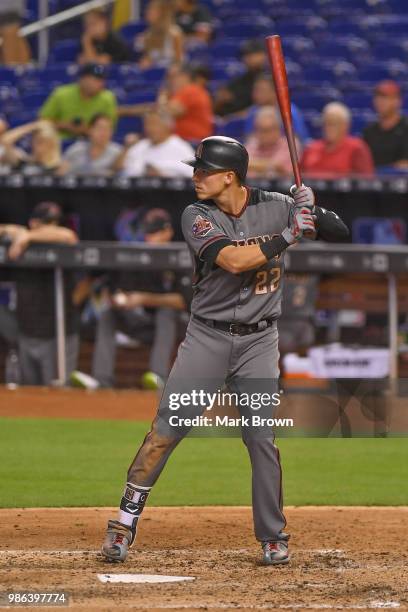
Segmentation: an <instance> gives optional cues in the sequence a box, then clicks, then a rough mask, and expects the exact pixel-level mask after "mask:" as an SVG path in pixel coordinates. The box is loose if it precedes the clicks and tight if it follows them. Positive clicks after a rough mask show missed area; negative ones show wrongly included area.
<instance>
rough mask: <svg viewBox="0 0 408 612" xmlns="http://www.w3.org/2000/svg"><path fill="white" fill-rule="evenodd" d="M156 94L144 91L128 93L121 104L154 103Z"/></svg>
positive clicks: (153, 91) (152, 91) (151, 91)
mask: <svg viewBox="0 0 408 612" xmlns="http://www.w3.org/2000/svg"><path fill="white" fill-rule="evenodd" d="M156 97H157V92H156V91H155V90H150V91H149V90H145V91H138V92H135V91H133V92H130V93H128V94H127V96H126V99H125V100H124V101H123V104H145V103H147V102H155V101H156Z"/></svg>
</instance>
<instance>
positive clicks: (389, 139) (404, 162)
mask: <svg viewBox="0 0 408 612" xmlns="http://www.w3.org/2000/svg"><path fill="white" fill-rule="evenodd" d="M373 104H374V108H375V110H376V111H377V115H378V119H377V121H375V122H374V123H371V124H370V125H368V126H367V127H366V128H365V130H364V132H363V137H364V140H365V141H366V143H367V144H368V146H369V147H370V149H371V153H372V155H373V158H374V164H375V166H376V167H377V168H381V166H392V167H394V168H399V169H401V170H407V169H408V118H407V117H404V116H403V115H402V114H401V107H402V96H401V89H400V87H399V85H398V84H397V83H396V82H395V81H381V83H379V84H378V85H377V87H376V88H375V91H374V101H373Z"/></svg>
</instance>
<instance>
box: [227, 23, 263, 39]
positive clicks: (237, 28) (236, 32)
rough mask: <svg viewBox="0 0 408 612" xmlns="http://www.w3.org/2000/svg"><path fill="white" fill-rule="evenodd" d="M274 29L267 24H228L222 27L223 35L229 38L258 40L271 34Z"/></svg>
mask: <svg viewBox="0 0 408 612" xmlns="http://www.w3.org/2000/svg"><path fill="white" fill-rule="evenodd" d="M273 27H274V26H272V25H271V24H269V23H268V22H266V23H263V24H262V23H226V24H223V26H222V34H223V35H225V36H226V37H229V38H234V37H235V38H239V39H242V38H244V39H245V38H257V37H258V36H264V35H267V34H269V33H270V32H271V31H272V30H273Z"/></svg>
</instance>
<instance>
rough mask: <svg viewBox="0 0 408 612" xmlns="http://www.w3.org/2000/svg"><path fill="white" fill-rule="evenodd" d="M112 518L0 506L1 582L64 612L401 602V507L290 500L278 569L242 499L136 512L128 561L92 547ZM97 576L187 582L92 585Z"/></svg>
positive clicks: (407, 545) (404, 593) (405, 526)
mask: <svg viewBox="0 0 408 612" xmlns="http://www.w3.org/2000/svg"><path fill="white" fill-rule="evenodd" d="M115 514H116V511H115V510H113V509H109V508H58V509H56V508H48V509H44V508H31V509H4V510H0V542H1V545H0V546H1V551H0V584H1V588H0V590H1V591H3V592H4V591H7V590H14V591H16V590H17V591H21V590H26V591H27V590H34V591H48V592H49V591H53V592H55V591H61V590H64V591H67V592H69V594H70V606H69V609H70V610H71V609H72V610H74V609H78V610H91V609H93V610H115V611H118V610H127V609H132V608H133V609H139V610H140V609H141V610H162V609H172V610H181V609H182V610H196V609H210V610H216V609H220V610H221V609H222V610H234V609H243V610H249V609H256V610H261V609H268V608H277V609H279V608H281V609H294V610H302V609H304V610H307V609H375V608H398V609H399V610H404V609H408V579H407V566H408V508H406V507H404V508H403V507H399V508H398V507H396V508H374V507H373V508H364V507H349V508H343V507H333V508H332V507H289V508H287V509H286V515H287V519H288V526H287V531H288V532H289V533H290V534H291V542H290V543H291V552H292V560H291V563H290V565H288V566H283V567H263V566H262V565H260V563H259V561H260V558H261V557H260V547H259V544H258V543H257V542H256V541H255V540H254V537H253V533H252V518H251V510H250V508H246V507H245V508H243V507H240V508H237V507H208V508H207V507H206V508H202V507H201V508H198V507H183V508H175V507H171V508H163V507H161V508H146V510H145V513H144V515H143V519H142V521H141V523H140V531H139V536H138V540H137V544H136V546H135V547H134V548H132V549H131V552H130V554H129V558H128V561H127V563H126V564H120V565H118V564H113V565H112V564H107V563H105V562H104V561H103V560H102V559H101V557H100V555H99V549H100V545H101V541H102V538H103V533H104V530H105V524H106V521H107V519H108V518H109V517H115ZM106 573H137V574H162V575H177V576H191V577H194V578H195V580H194V581H192V582H176V583H164V584H112V583H108V584H102V583H101V582H100V581H99V579H98V576H97V575H98V574H106ZM20 609H21V608H20ZM36 609H40V608H36ZM44 609H45V608H44ZM54 609H55V608H54Z"/></svg>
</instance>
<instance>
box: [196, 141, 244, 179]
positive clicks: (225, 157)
mask: <svg viewBox="0 0 408 612" xmlns="http://www.w3.org/2000/svg"><path fill="white" fill-rule="evenodd" d="M184 163H185V164H188V165H189V166H192V167H193V168H194V170H195V169H196V168H203V169H204V170H233V171H234V172H235V173H236V174H237V175H238V177H239V178H240V180H241V181H244V180H245V177H246V174H247V171H248V151H247V150H246V148H245V147H244V145H242V144H241V143H240V142H238V140H234V138H228V137H227V136H210V137H209V138H204V140H202V141H201V142H200V144H199V145H198V147H197V150H196V154H195V158H194V159H191V160H188V161H185V162H184Z"/></svg>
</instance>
